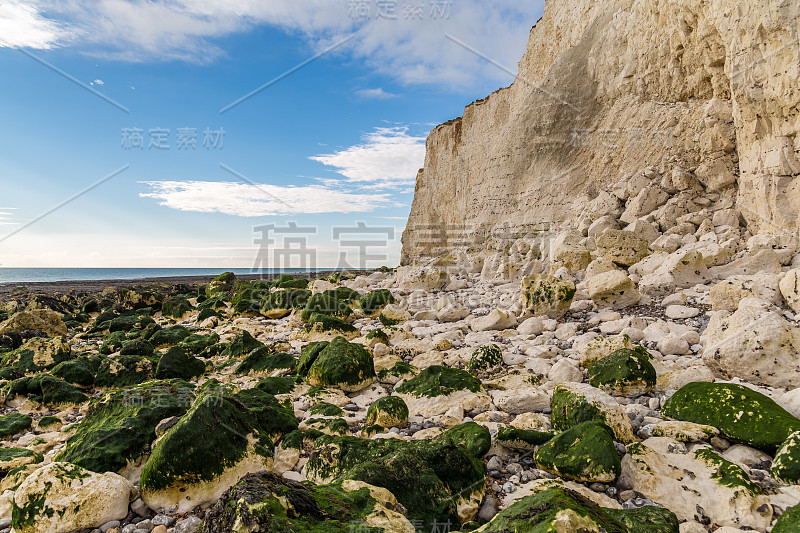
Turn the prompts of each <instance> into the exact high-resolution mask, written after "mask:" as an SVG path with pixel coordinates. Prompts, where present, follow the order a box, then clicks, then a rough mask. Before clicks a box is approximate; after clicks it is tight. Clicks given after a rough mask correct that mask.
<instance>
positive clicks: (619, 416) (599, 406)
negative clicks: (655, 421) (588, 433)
mask: <svg viewBox="0 0 800 533" xmlns="http://www.w3.org/2000/svg"><path fill="white" fill-rule="evenodd" d="M564 393H566V394H568V395H570V396H572V397H573V398H579V399H582V400H583V401H585V402H586V403H588V404H589V405H591V406H592V407H593V408H594V409H596V410H597V412H599V413H600V416H601V417H602V419H603V421H604V422H605V424H606V425H607V426H608V427H609V428H610V429H611V431H613V432H614V440H616V441H619V442H624V443H629V442H633V441H634V440H636V439H635V438H634V436H633V428H632V427H631V421H630V419H629V418H628V415H627V414H626V413H625V410H624V409H623V408H622V406H621V405H620V404H619V403H617V401H616V400H615V399H614V398H612V397H611V396H609V395H608V394H606V393H605V392H603V391H602V390H600V389H598V388H596V387H592V386H591V385H589V384H588V383H561V384H559V385H557V386H556V388H555V390H554V391H553V396H554V400H555V396H556V395H559V394H564Z"/></svg>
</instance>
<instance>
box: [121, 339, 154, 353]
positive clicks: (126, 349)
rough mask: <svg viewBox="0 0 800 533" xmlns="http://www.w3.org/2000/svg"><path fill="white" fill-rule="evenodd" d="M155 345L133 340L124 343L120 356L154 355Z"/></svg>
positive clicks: (142, 340)
mask: <svg viewBox="0 0 800 533" xmlns="http://www.w3.org/2000/svg"><path fill="white" fill-rule="evenodd" d="M154 351H155V350H154V349H153V345H152V344H150V343H149V342H147V341H146V340H144V339H131V340H127V341H123V342H122V348H120V350H119V354H120V355H143V356H147V355H153V352H154Z"/></svg>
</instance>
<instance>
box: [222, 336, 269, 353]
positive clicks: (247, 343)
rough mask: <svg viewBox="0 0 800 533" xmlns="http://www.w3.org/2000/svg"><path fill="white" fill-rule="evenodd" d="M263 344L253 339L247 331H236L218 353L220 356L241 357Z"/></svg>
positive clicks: (261, 346)
mask: <svg viewBox="0 0 800 533" xmlns="http://www.w3.org/2000/svg"><path fill="white" fill-rule="evenodd" d="M263 347H264V344H263V343H261V342H259V341H257V340H255V339H254V338H253V336H252V335H250V333H249V332H247V331H242V332H241V333H238V334H237V335H236V336H235V337H234V338H233V339H231V342H229V343H228V345H227V346H226V347H225V349H224V350H223V351H222V353H221V354H220V355H221V356H222V357H242V356H244V355H247V354H249V353H250V352H252V351H253V350H255V349H256V348H263Z"/></svg>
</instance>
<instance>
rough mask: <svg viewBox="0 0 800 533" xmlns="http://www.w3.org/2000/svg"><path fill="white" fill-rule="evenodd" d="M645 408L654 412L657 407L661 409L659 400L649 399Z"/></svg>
mask: <svg viewBox="0 0 800 533" xmlns="http://www.w3.org/2000/svg"><path fill="white" fill-rule="evenodd" d="M647 406H648V407H649V408H650V409H652V410H654V411H655V410H657V409H658V408H659V407H661V400H659V399H658V398H650V401H649V402H647Z"/></svg>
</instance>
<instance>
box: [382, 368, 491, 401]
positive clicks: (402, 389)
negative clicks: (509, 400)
mask: <svg viewBox="0 0 800 533" xmlns="http://www.w3.org/2000/svg"><path fill="white" fill-rule="evenodd" d="M460 390H468V391H470V392H478V391H480V390H481V380H480V379H478V378H476V377H475V376H473V375H471V374H470V373H469V372H466V371H464V370H460V369H458V368H448V367H445V366H440V365H433V366H429V367H428V368H426V369H425V370H423V371H422V372H420V373H419V374H417V375H416V376H415V377H413V378H411V379H409V380H408V381H406V382H405V383H403V384H402V385H400V386H399V387H398V388H397V389H396V392H399V393H401V394H410V395H411V396H417V397H421V396H425V397H429V398H430V397H433V396H446V395H449V394H452V393H453V392H455V391H460Z"/></svg>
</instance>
